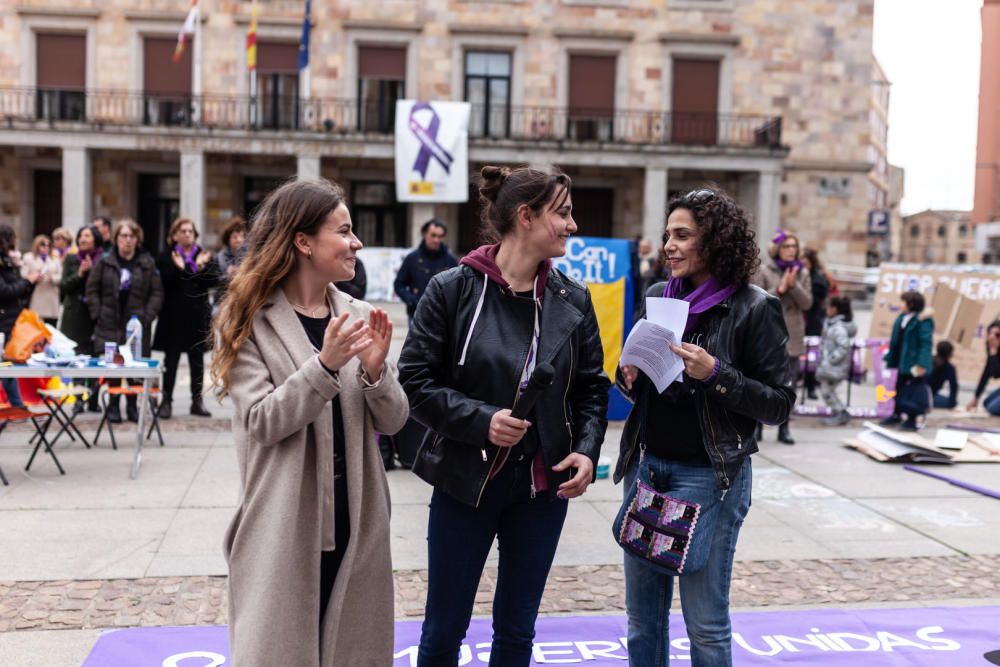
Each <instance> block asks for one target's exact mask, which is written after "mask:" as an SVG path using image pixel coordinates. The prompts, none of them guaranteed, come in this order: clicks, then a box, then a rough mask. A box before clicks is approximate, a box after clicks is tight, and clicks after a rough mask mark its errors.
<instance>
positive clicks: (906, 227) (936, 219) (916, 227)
mask: <svg viewBox="0 0 1000 667" xmlns="http://www.w3.org/2000/svg"><path fill="white" fill-rule="evenodd" d="M902 229H903V234H902V239H901V247H900V254H899V261H901V262H910V263H914V264H959V265H960V264H978V263H979V262H980V260H981V259H982V258H981V257H980V256H979V255H978V254H977V253H976V244H975V234H974V233H973V227H972V224H971V217H970V213H969V211H933V210H927V211H922V212H920V213H914V214H913V215H908V216H906V217H904V218H903V225H902Z"/></svg>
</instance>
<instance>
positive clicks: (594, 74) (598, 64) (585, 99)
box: [566, 54, 616, 141]
mask: <svg viewBox="0 0 1000 667" xmlns="http://www.w3.org/2000/svg"><path fill="white" fill-rule="evenodd" d="M615 63H616V57H615V56H589V55H579V54H576V55H571V56H570V57H569V125H568V127H567V130H566V132H567V136H568V137H569V138H570V139H576V140H578V141H609V140H611V139H612V138H613V137H612V135H613V123H612V120H613V118H614V113H615Z"/></svg>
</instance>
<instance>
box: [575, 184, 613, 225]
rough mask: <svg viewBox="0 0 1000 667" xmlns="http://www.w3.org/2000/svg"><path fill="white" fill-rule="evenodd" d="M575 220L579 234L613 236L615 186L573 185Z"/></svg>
mask: <svg viewBox="0 0 1000 667" xmlns="http://www.w3.org/2000/svg"><path fill="white" fill-rule="evenodd" d="M572 195H573V220H574V221H575V222H576V226H577V227H578V229H577V231H576V233H577V234H578V235H579V236H604V237H609V236H611V231H612V229H613V227H614V219H615V191H614V189H613V188H587V187H579V186H573V193H572Z"/></svg>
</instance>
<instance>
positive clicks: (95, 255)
mask: <svg viewBox="0 0 1000 667" xmlns="http://www.w3.org/2000/svg"><path fill="white" fill-rule="evenodd" d="M103 252H104V251H103V250H101V249H100V248H93V249H91V250H77V252H76V256H77V257H79V258H80V261H81V262H83V258H84V257H90V261H91V263H93V264H97V260H99V259H100V258H101V255H102V254H103Z"/></svg>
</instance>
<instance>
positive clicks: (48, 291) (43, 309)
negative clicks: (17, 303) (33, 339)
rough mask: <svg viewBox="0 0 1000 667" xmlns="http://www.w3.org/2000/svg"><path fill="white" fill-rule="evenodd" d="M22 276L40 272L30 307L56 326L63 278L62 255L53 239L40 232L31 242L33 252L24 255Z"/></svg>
mask: <svg viewBox="0 0 1000 667" xmlns="http://www.w3.org/2000/svg"><path fill="white" fill-rule="evenodd" d="M23 262H24V263H23V264H21V276H22V277H27V276H28V275H30V274H32V273H40V274H41V276H42V279H41V280H39V281H38V283H37V284H36V285H35V291H34V292H32V293H31V303H30V304H29V305H28V308H30V309H31V310H33V311H35V312H36V313H38V316H39V317H41V318H42V319H43V320H45V322H47V323H48V324H51V325H53V326H55V324H56V322H57V321H58V320H59V281H60V280H62V255H61V254H59V253H57V252H56V251H54V250H53V248H52V241H51V240H50V239H49V237H48V236H46V235H45V234H39V235H38V236H36V237H35V239H34V240H33V241H32V242H31V252H29V253H26V254H25V255H24V259H23Z"/></svg>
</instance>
